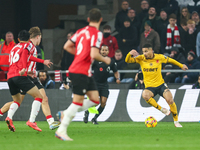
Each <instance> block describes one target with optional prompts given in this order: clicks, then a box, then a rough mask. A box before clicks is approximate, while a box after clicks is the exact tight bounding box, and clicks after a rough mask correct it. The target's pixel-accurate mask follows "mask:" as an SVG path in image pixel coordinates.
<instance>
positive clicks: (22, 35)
mask: <svg viewBox="0 0 200 150" xmlns="http://www.w3.org/2000/svg"><path fill="white" fill-rule="evenodd" d="M18 38H19V39H20V41H28V40H29V39H30V34H29V32H28V31H26V30H22V31H20V32H19V34H18Z"/></svg>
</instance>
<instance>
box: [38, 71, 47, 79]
mask: <svg viewBox="0 0 200 150" xmlns="http://www.w3.org/2000/svg"><path fill="white" fill-rule="evenodd" d="M40 72H45V73H46V76H47V75H48V72H47V70H40V71H39V72H38V77H39V75H40Z"/></svg>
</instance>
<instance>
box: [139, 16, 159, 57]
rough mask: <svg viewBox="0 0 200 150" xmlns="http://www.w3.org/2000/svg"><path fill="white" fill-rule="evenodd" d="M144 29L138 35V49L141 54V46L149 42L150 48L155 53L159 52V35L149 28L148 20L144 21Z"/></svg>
mask: <svg viewBox="0 0 200 150" xmlns="http://www.w3.org/2000/svg"><path fill="white" fill-rule="evenodd" d="M144 28H145V31H144V32H143V33H142V34H141V36H140V51H139V53H140V54H142V47H143V46H144V45H145V44H147V43H149V44H151V45H152V48H153V50H154V52H155V53H160V37H159V35H158V33H157V32H156V31H155V30H154V29H152V28H151V22H150V21H149V20H148V21H146V22H145V26H144Z"/></svg>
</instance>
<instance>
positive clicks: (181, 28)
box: [180, 20, 188, 33]
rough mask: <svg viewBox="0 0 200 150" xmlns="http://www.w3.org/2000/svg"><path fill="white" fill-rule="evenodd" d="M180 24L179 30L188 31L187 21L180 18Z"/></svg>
mask: <svg viewBox="0 0 200 150" xmlns="http://www.w3.org/2000/svg"><path fill="white" fill-rule="evenodd" d="M180 25H181V26H180V30H182V31H183V32H184V33H187V31H188V26H187V21H186V20H181V22H180Z"/></svg>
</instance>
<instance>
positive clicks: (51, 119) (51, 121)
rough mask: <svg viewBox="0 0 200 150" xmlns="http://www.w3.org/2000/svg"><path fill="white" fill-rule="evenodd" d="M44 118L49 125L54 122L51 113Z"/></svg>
mask: <svg viewBox="0 0 200 150" xmlns="http://www.w3.org/2000/svg"><path fill="white" fill-rule="evenodd" d="M46 119H47V122H48V124H49V125H51V124H52V123H53V122H54V118H53V117H52V115H48V116H46Z"/></svg>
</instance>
